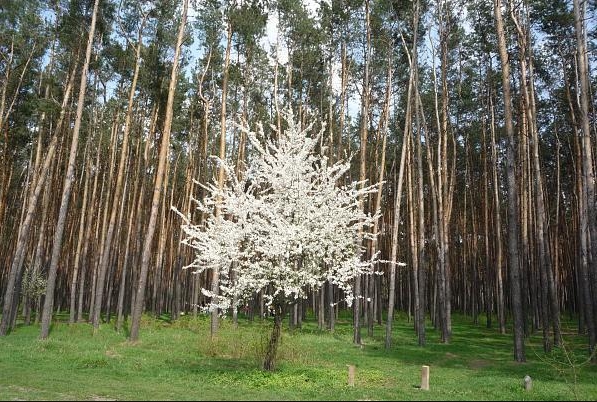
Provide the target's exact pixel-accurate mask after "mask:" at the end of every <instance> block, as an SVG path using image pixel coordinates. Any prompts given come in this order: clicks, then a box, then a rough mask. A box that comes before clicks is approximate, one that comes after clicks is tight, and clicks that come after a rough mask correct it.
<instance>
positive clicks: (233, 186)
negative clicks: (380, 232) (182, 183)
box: [181, 112, 378, 310]
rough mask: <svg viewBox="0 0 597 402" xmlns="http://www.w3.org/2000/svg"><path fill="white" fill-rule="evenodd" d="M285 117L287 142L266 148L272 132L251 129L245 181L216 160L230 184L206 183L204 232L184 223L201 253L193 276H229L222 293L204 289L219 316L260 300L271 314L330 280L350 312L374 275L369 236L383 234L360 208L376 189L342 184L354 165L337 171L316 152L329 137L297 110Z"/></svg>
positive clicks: (339, 166) (273, 141)
mask: <svg viewBox="0 0 597 402" xmlns="http://www.w3.org/2000/svg"><path fill="white" fill-rule="evenodd" d="M285 117H286V120H287V124H288V127H287V128H286V130H284V132H283V133H280V135H279V138H278V139H269V140H266V138H265V135H264V130H263V127H262V126H258V129H257V132H253V131H250V130H249V129H248V128H246V127H242V128H241V129H242V130H244V131H245V132H246V134H247V137H248V138H249V140H250V143H251V145H252V148H253V150H254V151H255V152H254V155H253V158H252V159H251V160H250V162H249V165H248V168H247V171H246V172H245V173H244V174H243V175H242V178H239V177H238V176H237V175H236V174H235V169H234V168H233V166H231V165H230V164H229V163H227V162H226V161H222V160H219V159H217V158H216V160H217V162H218V163H219V164H220V166H223V167H224V169H225V172H226V177H227V179H226V183H225V185H224V186H223V188H222V189H221V190H220V189H218V186H217V183H215V182H214V183H211V184H209V185H206V186H205V188H206V189H207V190H208V191H207V192H208V195H207V196H206V198H205V199H203V200H194V201H195V202H196V203H197V206H198V209H199V210H201V211H202V212H203V213H205V216H206V219H205V220H204V222H203V224H202V225H195V224H193V223H191V221H190V219H189V218H188V217H185V216H183V218H184V220H185V223H184V224H183V226H182V228H183V230H184V232H185V234H186V238H185V239H184V240H183V243H185V244H187V245H189V246H190V247H193V248H194V249H195V250H196V258H195V260H194V261H193V262H192V263H191V264H190V265H188V266H187V267H186V268H194V269H195V270H196V272H197V273H200V272H202V271H205V270H207V269H216V270H218V271H219V272H220V289H219V293H218V294H213V293H212V292H211V291H209V290H207V289H203V290H202V292H203V293H204V294H205V295H207V296H209V297H211V300H212V302H211V305H210V306H209V308H210V309H214V308H220V309H224V310H225V309H227V308H229V307H233V308H237V307H238V305H239V304H240V303H243V302H244V301H246V300H248V299H250V298H252V297H253V296H254V295H255V293H256V292H263V295H264V299H265V301H266V304H267V305H268V306H274V305H275V306H281V305H283V304H284V303H287V302H291V301H294V300H295V299H297V298H301V297H306V292H307V290H308V289H317V288H319V287H320V286H321V285H322V284H323V283H324V282H325V281H330V282H331V283H334V284H336V285H338V286H339V287H340V288H341V289H342V290H343V291H344V294H345V295H346V300H347V302H348V303H349V304H350V303H352V301H353V299H354V296H353V293H352V289H351V281H352V280H353V279H354V278H355V277H356V276H358V275H361V274H370V273H372V272H373V264H374V263H375V262H376V260H377V255H374V256H372V257H370V258H368V259H363V254H364V251H365V248H364V247H363V246H362V241H361V238H363V237H364V238H369V239H370V238H372V237H373V236H375V235H376V234H371V233H370V228H371V227H373V223H374V221H375V219H377V218H378V216H377V215H371V214H365V213H363V208H362V207H361V205H360V204H359V200H360V199H361V197H365V196H366V195H367V194H368V193H370V192H373V191H375V188H374V187H373V186H365V185H364V183H361V182H352V183H350V184H348V185H339V183H342V182H343V181H344V179H345V174H346V173H347V171H348V170H349V167H350V164H349V162H337V163H335V164H330V163H329V162H328V159H327V158H326V157H325V156H323V155H321V154H318V153H316V148H317V145H318V143H319V141H320V139H321V136H322V133H323V129H322V131H320V132H319V133H315V135H311V136H310V134H311V133H312V132H313V131H314V130H313V124H310V125H309V126H307V127H306V128H305V129H303V130H301V128H300V126H299V124H298V123H296V122H295V121H294V120H293V116H292V113H291V112H287V113H286V114H285ZM323 151H324V150H322V152H323ZM181 216H182V215H181Z"/></svg>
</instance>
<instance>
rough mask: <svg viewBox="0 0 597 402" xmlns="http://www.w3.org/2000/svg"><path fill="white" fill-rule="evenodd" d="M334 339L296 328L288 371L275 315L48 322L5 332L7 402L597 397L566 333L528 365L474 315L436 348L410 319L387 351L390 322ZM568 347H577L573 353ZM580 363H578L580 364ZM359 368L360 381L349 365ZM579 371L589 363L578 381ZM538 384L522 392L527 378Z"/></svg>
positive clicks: (434, 338)
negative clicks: (275, 338) (45, 333)
mask: <svg viewBox="0 0 597 402" xmlns="http://www.w3.org/2000/svg"><path fill="white" fill-rule="evenodd" d="M340 318H341V319H340V321H339V322H338V323H337V325H336V328H337V329H336V331H335V332H334V333H333V334H332V333H329V332H328V331H319V330H318V329H317V323H316V320H314V319H313V317H312V316H310V317H308V320H307V321H306V322H305V323H304V324H303V328H302V329H297V330H294V331H289V330H288V329H287V328H285V330H284V333H283V337H282V343H281V346H280V349H279V359H278V367H277V370H276V371H275V372H273V373H268V372H264V371H262V370H261V369H260V365H261V357H262V355H263V348H264V344H265V341H266V339H267V337H268V335H269V332H270V330H271V322H268V321H265V322H262V321H258V320H257V321H254V322H249V321H246V320H242V319H241V320H240V322H239V326H238V328H234V326H233V325H232V323H231V322H230V321H229V320H223V322H222V326H221V329H220V332H219V335H218V337H217V338H216V339H213V340H211V339H210V337H209V318H208V317H205V316H202V317H199V318H197V319H193V318H191V317H183V318H182V319H180V320H179V321H177V322H174V323H170V322H169V321H168V320H167V318H162V319H154V318H149V317H145V318H144V322H143V327H142V331H141V337H140V341H139V342H138V343H136V344H134V345H133V344H130V343H129V342H127V340H126V335H127V334H126V332H124V333H117V332H116V331H115V330H114V329H113V327H112V326H111V325H109V324H103V325H102V326H101V328H100V331H99V332H98V333H97V334H96V335H95V336H94V335H93V331H92V328H91V326H90V325H88V324H76V325H71V326H69V325H67V324H64V323H58V324H55V325H54V327H53V328H52V332H51V334H50V338H49V339H48V340H45V341H41V340H39V339H38V335H39V327H36V326H29V327H26V326H19V327H18V328H17V330H16V331H14V332H13V333H11V334H10V335H8V336H6V337H3V338H0V399H2V400H23V399H26V400H35V399H37V400H40V399H53V400H104V399H118V400H123V399H127V400H162V399H170V400H205V399H209V400H248V399H251V400H260V399H263V400H288V399H292V400H309V399H311V400H313V399H316V400H380V399H385V400H471V399H474V400H570V399H582V400H597V367H596V366H595V365H592V364H582V362H584V361H585V360H586V338H585V337H578V336H575V335H573V333H574V326H573V325H574V324H573V323H568V325H569V326H570V327H569V328H566V331H565V332H566V333H567V334H568V335H567V338H566V345H567V347H566V349H565V351H563V350H562V349H560V350H555V351H554V352H553V353H552V354H549V355H546V354H544V353H543V351H542V348H541V339H540V334H537V335H534V336H532V337H531V339H529V340H528V341H527V358H528V362H527V363H524V364H520V363H515V362H513V361H512V354H513V353H512V339H511V335H500V334H499V333H498V332H497V331H496V330H495V329H487V328H485V325H481V324H480V325H474V324H472V320H471V319H470V318H468V317H462V316H456V317H455V318H454V323H453V339H452V342H451V343H450V344H449V345H444V344H441V343H439V341H438V339H439V334H438V332H437V331H435V330H433V329H432V328H431V326H430V325H428V328H427V339H428V344H427V346H425V347H424V348H421V347H419V346H417V343H416V338H415V336H414V332H413V329H412V325H411V323H409V322H408V321H407V318H406V316H404V315H399V316H398V317H397V319H396V321H395V324H394V338H393V339H394V347H393V348H392V349H391V350H389V351H386V350H385V349H384V346H383V345H384V344H383V340H384V338H383V336H384V333H385V328H384V327H383V326H376V327H375V331H374V336H373V338H368V337H366V336H365V335H366V330H365V329H363V345H362V347H358V346H354V345H353V344H352V328H351V325H350V319H349V317H348V316H341V317H340ZM564 352H566V353H564ZM568 358H570V359H571V360H572V361H573V362H576V363H575V364H574V366H575V367H573V365H571V364H570V363H569V362H568ZM348 365H356V368H357V374H356V381H355V387H349V386H348V385H347V366H348ZM421 365H429V366H430V367H431V390H430V391H422V390H420V389H419V388H418V386H419V384H420V370H421ZM573 368H577V369H578V370H577V371H578V372H577V374H576V376H575V375H574V373H573ZM527 374H528V375H530V376H531V377H532V378H533V389H532V390H531V391H530V392H526V391H524V390H523V387H522V380H523V377H524V376H525V375H527Z"/></svg>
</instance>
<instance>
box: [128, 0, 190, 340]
mask: <svg viewBox="0 0 597 402" xmlns="http://www.w3.org/2000/svg"><path fill="white" fill-rule="evenodd" d="M188 5H189V0H184V2H183V10H182V18H181V22H180V27H179V30H178V37H177V39H176V47H175V51H174V60H173V63H172V72H171V74H170V84H169V87H168V100H167V103H166V117H165V120H164V130H163V131H162V142H161V145H160V156H159V161H158V169H157V172H156V177H155V185H154V188H153V196H152V202H151V212H150V215H149V223H148V225H147V233H146V236H145V240H144V243H143V254H142V257H141V271H140V273H139V283H138V286H137V293H136V297H135V305H134V309H133V311H132V320H131V333H130V341H131V342H136V341H137V340H138V339H139V327H140V325H141V315H142V314H143V307H144V305H145V287H146V284H147V273H148V272H149V262H150V259H151V252H152V243H153V235H154V234H155V228H156V221H157V217H158V210H159V207H160V199H161V193H162V190H163V189H162V184H163V182H164V177H165V176H166V174H167V171H166V163H167V159H168V154H169V151H170V131H171V129H172V116H173V105H174V93H175V90H176V81H177V78H178V67H179V60H178V59H179V57H180V50H181V47H182V39H183V35H184V28H185V25H186V20H187V10H188Z"/></svg>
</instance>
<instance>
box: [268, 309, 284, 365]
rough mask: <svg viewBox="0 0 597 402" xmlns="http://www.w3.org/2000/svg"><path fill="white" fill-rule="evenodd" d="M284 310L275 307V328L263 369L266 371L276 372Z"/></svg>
mask: <svg viewBox="0 0 597 402" xmlns="http://www.w3.org/2000/svg"><path fill="white" fill-rule="evenodd" d="M283 312H284V310H283V308H282V306H280V305H276V306H274V328H273V330H272V334H271V336H270V339H269V342H268V343H267V348H266V351H265V359H264V361H263V369H264V370H265V371H274V369H275V366H276V353H277V351H278V345H279V343H280V336H281V330H282V319H283V318H284V317H283V314H284V313H283Z"/></svg>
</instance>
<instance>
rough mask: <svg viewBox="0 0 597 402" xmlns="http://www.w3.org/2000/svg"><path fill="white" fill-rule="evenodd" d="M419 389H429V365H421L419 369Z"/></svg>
mask: <svg viewBox="0 0 597 402" xmlns="http://www.w3.org/2000/svg"><path fill="white" fill-rule="evenodd" d="M421 389H423V390H425V391H429V366H423V369H422V370H421Z"/></svg>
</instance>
